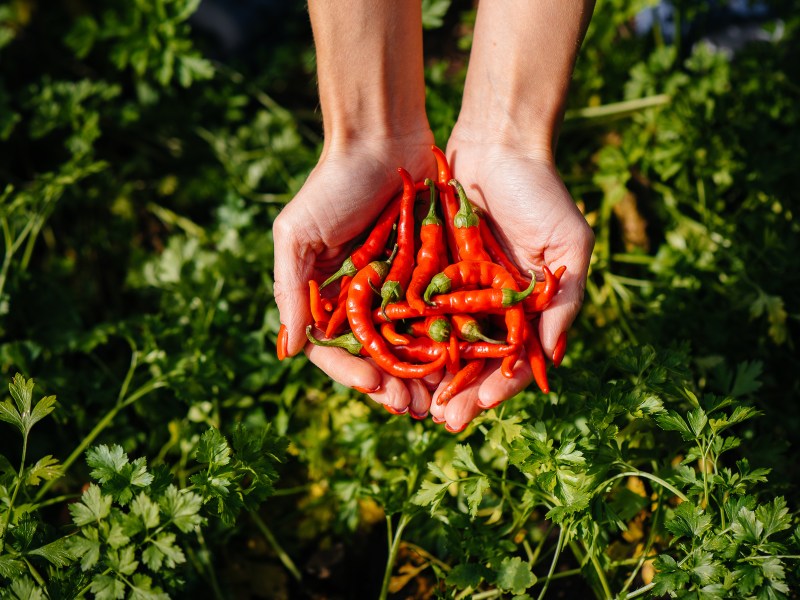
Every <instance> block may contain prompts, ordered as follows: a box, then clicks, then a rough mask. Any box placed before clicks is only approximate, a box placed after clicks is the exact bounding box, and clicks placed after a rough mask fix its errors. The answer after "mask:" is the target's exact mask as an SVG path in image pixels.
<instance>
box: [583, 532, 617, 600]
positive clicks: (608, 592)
mask: <svg viewBox="0 0 800 600" xmlns="http://www.w3.org/2000/svg"><path fill="white" fill-rule="evenodd" d="M583 547H584V549H585V550H586V553H587V554H588V555H589V560H590V561H592V566H593V567H594V570H595V572H596V573H597V579H598V580H599V581H600V587H602V588H603V594H605V598H607V599H608V600H610V599H611V588H610V587H609V585H608V580H607V579H606V573H605V571H603V567H602V566H601V565H600V561H598V560H597V555H596V554H595V553H594V552H592V551H591V549H590V548H588V547H587V546H586V543H584V544H583Z"/></svg>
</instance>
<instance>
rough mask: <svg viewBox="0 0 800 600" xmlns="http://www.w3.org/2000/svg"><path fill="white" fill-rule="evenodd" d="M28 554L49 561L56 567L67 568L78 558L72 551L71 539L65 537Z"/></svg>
mask: <svg viewBox="0 0 800 600" xmlns="http://www.w3.org/2000/svg"><path fill="white" fill-rule="evenodd" d="M28 554H32V555H34V556H41V557H42V558H44V559H45V560H47V561H49V562H50V563H51V564H52V565H53V566H54V567H58V568H63V567H66V566H68V565H70V564H72V562H73V561H74V560H75V559H76V558H77V556H76V555H75V554H74V553H73V551H72V543H71V541H70V539H69V538H66V537H63V538H58V539H57V540H55V541H53V542H50V543H49V544H45V545H44V546H41V547H39V548H36V549H35V550H30V551H28Z"/></svg>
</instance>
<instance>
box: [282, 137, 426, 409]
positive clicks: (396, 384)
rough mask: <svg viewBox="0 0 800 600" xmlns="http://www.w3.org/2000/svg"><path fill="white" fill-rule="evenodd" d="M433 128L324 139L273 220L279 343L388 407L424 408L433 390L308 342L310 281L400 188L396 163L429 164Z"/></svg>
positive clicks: (417, 171) (415, 169) (415, 173)
mask: <svg viewBox="0 0 800 600" xmlns="http://www.w3.org/2000/svg"><path fill="white" fill-rule="evenodd" d="M432 143H433V136H432V135H431V133H430V131H423V132H420V133H418V134H414V135H411V136H407V137H405V138H394V139H378V140H357V141H353V142H348V143H346V144H339V146H338V147H335V148H329V147H326V148H325V149H324V150H323V153H322V156H321V157H320V160H319V163H318V164H317V166H316V167H315V168H314V170H313V171H312V172H311V174H310V175H309V177H308V179H307V181H306V183H305V184H304V185H303V187H302V189H301V190H300V191H299V192H298V193H297V195H296V196H295V197H294V199H292V201H291V202H289V204H288V205H287V206H286V207H285V208H284V209H283V210H282V211H281V213H280V215H278V218H277V219H276V220H275V223H274V225H273V236H274V241H275V300H276V302H277V305H278V310H279V312H280V319H281V324H282V325H283V326H284V327H285V328H286V340H285V347H284V350H285V351H286V354H287V356H292V355H294V354H296V353H298V352H299V351H300V350H302V349H305V352H306V354H307V355H308V357H309V359H310V360H311V361H312V362H313V363H314V364H316V365H317V366H318V367H319V368H320V369H322V370H323V371H324V372H325V373H326V374H328V375H329V376H330V377H331V378H332V379H334V380H336V381H338V382H339V383H341V384H343V385H346V386H348V387H351V388H355V389H358V390H359V391H363V392H365V393H368V394H369V396H370V397H371V398H372V399H373V400H375V401H376V402H378V403H380V404H382V405H384V406H385V407H386V408H387V410H389V411H390V412H393V413H396V414H400V413H405V412H407V411H408V410H410V411H411V412H412V414H413V415H415V416H417V417H422V416H424V415H426V414H427V412H428V407H429V406H430V402H431V398H430V392H429V391H428V388H427V387H426V386H425V385H423V384H422V383H421V382H418V381H413V380H404V379H399V378H396V377H393V376H390V375H388V374H386V373H385V372H384V371H382V370H381V369H380V368H379V367H377V366H376V365H375V364H374V363H373V362H372V361H371V360H369V359H363V358H359V357H355V356H352V355H350V354H348V353H347V352H346V351H345V350H342V349H340V348H329V347H320V346H314V345H312V344H309V343H308V342H307V339H306V335H305V328H306V325H307V324H308V323H311V322H312V317H311V311H310V307H309V301H308V281H309V280H310V279H315V280H317V281H322V280H324V279H326V278H327V277H328V276H329V275H331V274H332V273H333V272H335V271H336V270H337V269H338V268H339V266H341V264H342V262H343V261H344V260H345V259H346V258H347V257H348V256H349V255H350V254H351V252H352V250H353V249H354V248H353V244H352V241H353V240H354V239H355V238H357V237H359V236H360V235H361V234H363V233H364V232H365V231H367V230H368V228H370V227H371V225H372V224H373V222H374V221H375V220H376V219H377V217H378V216H379V215H380V213H381V211H382V210H383V209H384V208H385V207H386V205H387V204H388V203H389V201H390V200H391V199H392V198H393V197H394V196H395V195H396V194H397V193H398V192H399V191H400V190H401V189H402V181H401V179H400V175H399V174H398V172H397V168H398V167H403V168H404V169H406V170H407V171H409V172H410V173H411V175H412V177H413V178H414V180H415V181H419V180H421V179H423V178H425V177H430V176H432V175H433V174H434V172H435V162H434V159H433V155H432V154H431V144H432Z"/></svg>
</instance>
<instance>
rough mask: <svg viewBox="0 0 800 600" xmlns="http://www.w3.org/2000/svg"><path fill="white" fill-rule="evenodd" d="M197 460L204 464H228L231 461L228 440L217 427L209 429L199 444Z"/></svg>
mask: <svg viewBox="0 0 800 600" xmlns="http://www.w3.org/2000/svg"><path fill="white" fill-rule="evenodd" d="M195 460H197V462H200V463H204V464H211V465H227V464H228V463H229V462H230V461H231V448H230V446H229V445H228V440H226V439H225V437H224V436H223V435H222V434H221V433H220V432H219V430H217V429H208V430H206V432H205V433H204V434H203V435H202V436H201V437H200V441H199V442H198V444H197V453H196V455H195Z"/></svg>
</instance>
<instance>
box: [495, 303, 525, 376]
mask: <svg viewBox="0 0 800 600" xmlns="http://www.w3.org/2000/svg"><path fill="white" fill-rule="evenodd" d="M505 319H506V329H507V330H508V333H507V336H506V343H507V344H508V345H509V346H514V347H515V348H516V350H515V351H514V352H512V353H511V354H509V355H508V356H506V357H505V358H504V359H503V364H502V365H500V372H501V373H502V374H503V376H504V377H508V378H511V377H512V376H513V375H514V363H516V362H517V358H519V355H520V354H521V350H522V346H523V344H524V342H525V323H527V321H526V318H525V309H523V308H522V306H521V305H519V304H518V305H516V306H512V307H511V308H509V309H508V311H507V312H506V314H505Z"/></svg>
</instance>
